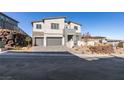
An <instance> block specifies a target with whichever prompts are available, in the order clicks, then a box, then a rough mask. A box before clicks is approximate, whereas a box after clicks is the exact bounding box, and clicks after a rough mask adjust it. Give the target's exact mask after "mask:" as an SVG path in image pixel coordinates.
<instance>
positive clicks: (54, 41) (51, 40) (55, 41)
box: [46, 37, 62, 46]
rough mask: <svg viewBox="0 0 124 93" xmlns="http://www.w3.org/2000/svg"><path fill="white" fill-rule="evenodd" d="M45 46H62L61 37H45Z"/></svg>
mask: <svg viewBox="0 0 124 93" xmlns="http://www.w3.org/2000/svg"><path fill="white" fill-rule="evenodd" d="M46 45H47V46H61V45H62V37H47V38H46Z"/></svg>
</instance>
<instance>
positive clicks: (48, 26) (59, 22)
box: [32, 17, 81, 47]
mask: <svg viewBox="0 0 124 93" xmlns="http://www.w3.org/2000/svg"><path fill="white" fill-rule="evenodd" d="M32 27H33V29H32V30H33V33H32V38H33V39H32V40H33V45H34V46H44V47H46V46H69V47H72V46H74V45H77V42H78V41H79V40H81V25H80V24H79V23H76V22H72V21H66V17H49V18H44V19H42V20H40V21H33V22H32Z"/></svg>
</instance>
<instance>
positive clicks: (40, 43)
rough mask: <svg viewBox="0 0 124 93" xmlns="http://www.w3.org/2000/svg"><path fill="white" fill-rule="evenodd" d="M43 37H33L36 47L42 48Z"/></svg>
mask: <svg viewBox="0 0 124 93" xmlns="http://www.w3.org/2000/svg"><path fill="white" fill-rule="evenodd" d="M43 39H44V38H43V37H35V45H36V46H43V43H44V40H43Z"/></svg>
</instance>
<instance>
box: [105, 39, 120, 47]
mask: <svg viewBox="0 0 124 93" xmlns="http://www.w3.org/2000/svg"><path fill="white" fill-rule="evenodd" d="M120 42H122V40H113V39H107V43H108V44H111V45H113V46H114V47H117V46H118V44H119V43H120Z"/></svg>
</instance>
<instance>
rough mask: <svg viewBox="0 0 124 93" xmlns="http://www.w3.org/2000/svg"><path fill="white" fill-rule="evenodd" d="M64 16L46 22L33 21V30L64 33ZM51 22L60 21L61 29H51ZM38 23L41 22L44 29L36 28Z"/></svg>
mask: <svg viewBox="0 0 124 93" xmlns="http://www.w3.org/2000/svg"><path fill="white" fill-rule="evenodd" d="M64 21H65V19H64V18H61V19H51V20H45V21H44V22H37V23H33V31H37V32H44V33H48V34H50V33H51V34H63V29H64ZM51 23H58V24H59V29H57V30H56V29H51ZM36 24H41V25H42V29H36Z"/></svg>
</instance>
